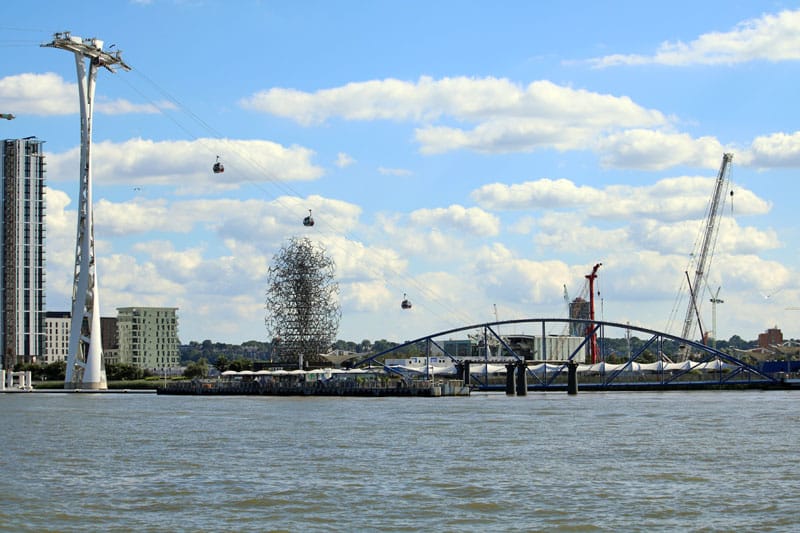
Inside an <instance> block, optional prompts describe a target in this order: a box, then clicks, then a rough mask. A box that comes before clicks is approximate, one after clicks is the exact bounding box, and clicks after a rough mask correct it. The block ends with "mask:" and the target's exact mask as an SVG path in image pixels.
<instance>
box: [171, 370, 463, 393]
mask: <svg viewBox="0 0 800 533" xmlns="http://www.w3.org/2000/svg"><path fill="white" fill-rule="evenodd" d="M158 394H183V395H218V396H221V395H228V396H231V395H247V396H259V395H260V396H424V397H440V396H469V395H470V387H469V385H466V384H464V382H463V380H459V379H407V378H402V377H398V376H391V375H387V374H386V373H385V372H383V370H380V369H378V370H368V369H366V370H365V369H351V370H342V369H332V368H324V369H317V370H289V371H287V370H260V371H246V370H245V371H240V372H233V371H226V372H223V373H222V376H220V379H214V380H207V379H204V380H198V379H196V380H192V381H175V382H171V383H167V384H166V386H164V387H163V388H159V389H158Z"/></svg>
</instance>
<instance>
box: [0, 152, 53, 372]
mask: <svg viewBox="0 0 800 533" xmlns="http://www.w3.org/2000/svg"><path fill="white" fill-rule="evenodd" d="M42 144H43V141H40V140H38V139H36V138H34V137H28V138H25V139H6V140H5V141H3V164H2V166H3V179H2V193H1V194H0V202H2V213H3V230H2V243H0V251H1V253H2V260H1V261H0V263H2V264H1V265H0V269H1V270H2V274H0V285H1V286H0V300H1V301H2V303H1V304H0V347H2V358H3V364H2V368H3V369H5V370H10V369H13V368H14V365H16V364H17V363H34V362H37V361H40V360H41V358H42V357H43V356H44V354H45V226H44V217H45V196H44V188H45V157H44V153H43V151H42Z"/></svg>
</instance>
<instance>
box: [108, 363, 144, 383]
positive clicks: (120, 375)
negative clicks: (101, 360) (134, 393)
mask: <svg viewBox="0 0 800 533" xmlns="http://www.w3.org/2000/svg"><path fill="white" fill-rule="evenodd" d="M148 375H150V372H145V371H144V370H142V369H141V368H139V367H138V366H135V365H132V364H130V363H108V364H107V365H106V378H108V380H109V381H133V380H136V379H143V378H145V377H147V376H148Z"/></svg>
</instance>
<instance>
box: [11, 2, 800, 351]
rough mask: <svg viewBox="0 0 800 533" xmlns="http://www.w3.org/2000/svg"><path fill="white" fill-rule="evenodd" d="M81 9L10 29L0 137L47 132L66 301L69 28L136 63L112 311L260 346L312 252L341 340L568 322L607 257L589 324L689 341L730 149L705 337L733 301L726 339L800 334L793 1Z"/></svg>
mask: <svg viewBox="0 0 800 533" xmlns="http://www.w3.org/2000/svg"><path fill="white" fill-rule="evenodd" d="M70 4H71V3H66V2H57V1H43V2H37V4H36V7H35V9H31V7H30V6H25V5H23V4H21V3H11V4H8V5H5V4H4V6H3V8H2V15H3V16H2V19H3V22H2V23H0V47H2V49H3V54H4V58H3V61H2V63H1V64H0V112H4V113H13V114H15V115H16V119H15V120H13V121H3V122H2V123H0V127H1V128H2V136H3V137H4V138H16V137H25V136H29V135H35V136H37V137H38V138H40V139H43V140H44V141H46V144H45V148H46V150H47V156H48V185H49V190H48V198H47V199H48V219H47V220H48V277H47V281H48V293H47V299H48V308H49V309H50V310H65V309H68V308H69V301H70V296H71V290H72V287H71V280H72V268H73V263H74V257H73V254H74V239H75V223H76V222H75V220H76V219H75V216H76V213H75V207H76V195H77V190H78V181H77V173H78V143H79V138H80V135H79V134H80V128H79V116H78V95H77V85H76V73H75V65H74V59H73V57H72V56H71V54H69V53H67V52H64V51H61V50H56V49H52V48H42V47H41V46H40V45H41V44H43V43H47V42H50V41H51V40H52V38H53V34H54V33H55V32H59V31H70V32H72V34H73V35H77V36H81V37H97V38H99V39H102V40H104V41H105V43H106V46H107V47H108V46H110V45H112V44H114V45H115V48H116V49H120V50H122V57H123V58H124V59H125V61H126V62H127V63H128V64H130V65H131V67H132V70H131V71H130V72H122V71H120V72H117V73H115V74H112V73H109V72H107V71H101V72H100V73H99V76H98V83H97V94H96V105H95V115H94V136H93V141H94V145H93V146H94V148H93V164H94V167H93V168H94V185H95V193H94V194H95V238H96V250H97V256H98V276H99V281H100V298H101V300H100V301H101V309H102V313H103V315H104V316H114V315H115V314H116V308H117V307H123V306H135V305H140V306H171V307H178V308H179V319H180V336H181V339H182V341H184V342H187V341H189V340H203V339H212V340H215V341H223V342H236V343H238V342H243V341H245V340H249V339H259V340H266V339H267V338H268V337H267V332H266V329H265V326H264V316H265V310H264V291H265V288H266V272H267V268H268V267H269V265H270V263H271V261H272V258H273V255H274V254H275V252H276V251H277V250H278V249H279V248H280V246H281V245H282V244H284V243H285V242H286V239H288V238H290V237H292V236H308V237H310V238H311V239H313V240H314V241H316V242H319V243H320V244H322V245H324V246H325V247H326V249H327V251H328V253H329V255H331V257H332V258H333V259H334V261H335V262H336V264H337V279H338V283H339V287H340V302H341V307H342V322H341V328H340V332H339V335H338V337H339V338H342V339H347V340H354V341H357V342H358V341H360V340H361V339H381V338H385V339H389V340H395V341H402V340H407V339H412V338H416V337H420V336H424V335H427V334H430V333H434V332H436V331H440V330H445V329H450V328H455V327H459V326H462V325H467V324H471V323H480V322H485V321H489V320H493V319H494V317H495V311H494V310H495V308H496V309H497V316H498V317H499V318H500V319H501V320H504V319H518V318H528V317H562V316H565V315H566V305H565V302H564V286H566V287H567V292H568V293H569V296H570V297H571V298H572V297H575V296H578V295H581V294H582V293H584V291H585V288H584V285H585V279H584V276H585V275H586V274H588V273H589V272H590V271H591V268H592V266H593V265H594V264H595V263H598V262H601V263H603V266H602V267H601V268H600V270H599V278H598V282H597V283H598V289H599V299H600V302H599V303H598V309H597V314H598V316H602V318H604V319H605V320H609V321H614V322H621V323H625V322H630V323H631V324H635V325H640V326H644V327H649V328H653V329H658V330H666V331H669V332H672V333H676V334H679V333H680V330H681V328H682V323H683V315H684V313H685V309H686V305H687V300H686V296H685V282H684V280H685V274H684V272H685V271H687V270H690V271H691V270H692V268H693V267H692V265H691V260H692V257H693V255H692V254H693V252H694V250H695V247H696V241H697V240H698V238H699V235H700V232H701V229H702V227H703V218H704V215H705V211H706V208H707V205H708V202H709V200H710V198H711V194H712V191H713V184H714V179H715V177H716V175H717V172H718V170H719V166H720V163H721V160H722V154H723V153H724V152H733V153H734V164H733V167H732V170H731V173H730V177H731V189H732V190H733V191H734V196H733V202H732V203H731V202H730V197H728V198H726V203H725V205H724V207H723V209H722V216H721V217H720V231H719V237H718V240H717V245H716V248H715V253H714V256H713V258H712V260H711V265H710V267H709V268H707V277H706V281H705V282H704V284H703V285H704V287H703V291H704V292H703V297H702V309H701V314H702V319H703V326H704V329H706V330H710V329H712V309H711V304H710V303H708V300H709V298H710V294H711V292H716V290H717V289H718V288H719V291H720V292H719V298H720V299H722V300H724V303H722V304H719V305H718V307H717V312H716V315H717V330H718V335H717V337H718V338H724V339H727V338H729V337H730V336H731V335H733V334H739V335H741V336H743V337H744V338H747V339H752V338H755V337H756V336H757V335H758V333H760V332H762V331H764V330H765V329H767V328H768V327H773V326H776V325H777V326H778V327H780V328H781V329H783V331H784V335H785V336H787V337H798V336H800V334H799V333H798V331H797V329H798V328H797V318H798V317H800V314H798V311H796V310H792V309H787V308H791V307H798V306H800V283H798V271H800V260H799V258H798V253H797V248H798V244H800V233H799V232H798V229H797V224H796V211H795V210H796V205H797V201H796V197H797V193H798V188H800V185H798V182H797V180H796V174H797V169H798V167H800V127H798V124H800V120H798V119H800V112H798V106H797V81H798V79H800V76H799V74H800V70H799V68H798V65H799V63H798V60H800V4H799V3H796V2H716V1H709V2H680V1H679V2H669V3H667V2H664V3H653V2H633V1H631V2H627V1H619V2H604V3H601V2H552V3H545V2H488V1H487V2H464V1H460V2H447V1H442V2H381V1H374V2H322V1H320V2H302V1H301V2H269V1H252V2H251V1H239V2H223V1H213V0H196V1H192V0H185V1H166V0H164V1H160V0H152V1H138V2H133V1H132V2H123V1H117V2H113V1H112V2H95V1H85V2H81V3H80V4H76V5H70ZM217 155H220V157H221V158H222V160H223V162H224V163H225V166H226V172H225V173H224V174H222V175H214V174H213V173H212V172H211V165H212V164H213V162H214V160H215V157H216V156H217ZM308 209H312V210H313V213H314V217H315V219H316V221H317V224H316V225H315V226H314V227H313V228H310V229H309V228H305V227H303V226H302V224H301V220H302V218H303V216H305V215H306V214H307V212H308ZM404 294H407V295H408V297H409V299H411V300H412V301H413V303H414V307H413V309H412V310H411V311H403V310H401V308H400V301H401V300H402V298H403V295H404ZM694 336H695V337H696V336H697V333H696V332H695V334H694Z"/></svg>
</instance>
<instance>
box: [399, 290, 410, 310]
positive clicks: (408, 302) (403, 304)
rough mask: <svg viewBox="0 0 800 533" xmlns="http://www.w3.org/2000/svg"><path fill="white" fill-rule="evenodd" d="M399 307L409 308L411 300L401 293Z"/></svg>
mask: <svg viewBox="0 0 800 533" xmlns="http://www.w3.org/2000/svg"><path fill="white" fill-rule="evenodd" d="M400 307H401V308H403V309H411V302H410V301H409V300H408V298H406V295H405V294H404V295H403V301H402V302H401V303H400Z"/></svg>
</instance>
